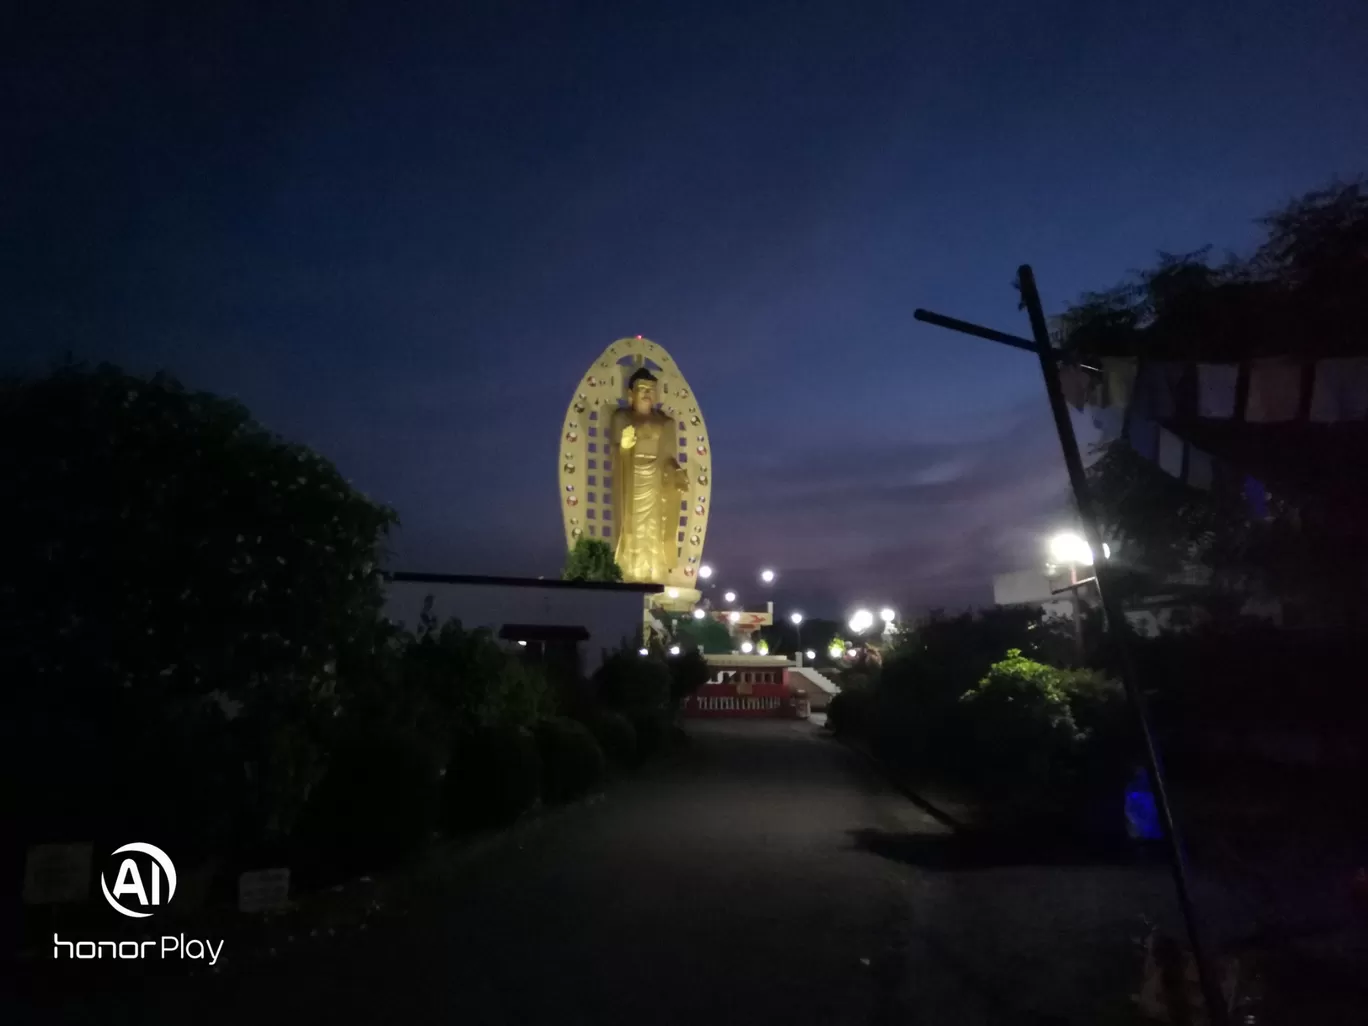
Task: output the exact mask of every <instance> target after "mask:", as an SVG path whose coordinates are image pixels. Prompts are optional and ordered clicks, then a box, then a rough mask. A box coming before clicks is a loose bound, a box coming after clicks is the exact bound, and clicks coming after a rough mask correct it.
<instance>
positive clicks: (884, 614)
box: [879, 606, 898, 623]
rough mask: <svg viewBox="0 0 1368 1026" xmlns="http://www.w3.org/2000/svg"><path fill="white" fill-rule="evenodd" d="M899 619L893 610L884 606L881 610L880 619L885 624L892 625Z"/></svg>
mask: <svg viewBox="0 0 1368 1026" xmlns="http://www.w3.org/2000/svg"><path fill="white" fill-rule="evenodd" d="M897 618H898V614H897V613H895V612H894V611H893V610H891V609H889V608H888V607H887V606H884V607H883V608H882V609H880V610H879V619H880V620H882V621H883V622H884V623H892V622H893V621H894V620H896V619H897Z"/></svg>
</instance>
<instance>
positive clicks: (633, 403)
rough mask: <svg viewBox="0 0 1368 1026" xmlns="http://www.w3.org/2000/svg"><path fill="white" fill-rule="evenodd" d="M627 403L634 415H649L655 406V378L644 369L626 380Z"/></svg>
mask: <svg viewBox="0 0 1368 1026" xmlns="http://www.w3.org/2000/svg"><path fill="white" fill-rule="evenodd" d="M627 402H628V405H629V406H630V407H631V409H632V411H633V412H634V413H650V412H651V411H652V410H653V409H655V404H656V376H655V375H654V374H652V373H651V372H650V371H648V370H647V369H646V368H645V367H642V368H640V369H638V370H637V372H636V373H635V374H633V375H632V376H631V377H630V378H628V379H627Z"/></svg>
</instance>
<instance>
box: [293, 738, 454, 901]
mask: <svg viewBox="0 0 1368 1026" xmlns="http://www.w3.org/2000/svg"><path fill="white" fill-rule="evenodd" d="M438 796H439V774H438V766H437V761H436V760H435V759H434V758H433V755H432V753H431V751H430V749H428V748H427V747H426V746H425V744H424V743H423V741H422V739H421V738H419V737H418V736H416V735H414V734H413V733H410V732H402V731H396V730H392V729H388V728H380V729H377V730H371V731H365V732H357V733H353V734H350V735H349V736H347V737H345V738H341V739H339V740H338V743H337V745H336V747H335V749H334V751H333V756H332V759H331V761H330V763H329V765H328V769H327V772H326V773H325V774H324V776H323V779H322V780H321V781H320V782H319V784H318V786H317V787H316V788H315V789H314V791H313V793H312V794H311V795H310V796H309V801H308V804H307V805H306V806H305V807H304V811H303V814H302V816H301V818H300V824H299V831H298V835H299V843H300V845H301V848H302V849H303V851H304V852H305V857H306V860H307V862H308V863H309V864H312V865H313V866H314V867H315V871H316V872H320V873H321V874H322V875H323V876H325V877H328V876H335V875H337V874H339V873H341V874H349V873H355V872H358V871H362V870H368V869H377V868H382V867H384V866H388V865H392V864H394V863H395V862H397V861H398V860H399V859H401V858H403V857H404V856H405V855H408V854H409V853H411V852H413V851H415V850H416V849H417V848H419V847H420V846H421V845H422V844H424V843H425V842H426V841H427V840H428V839H429V838H430V837H431V836H432V831H433V828H434V827H435V825H436V821H437V811H438Z"/></svg>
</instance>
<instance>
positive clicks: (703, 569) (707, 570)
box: [698, 563, 712, 581]
mask: <svg viewBox="0 0 1368 1026" xmlns="http://www.w3.org/2000/svg"><path fill="white" fill-rule="evenodd" d="M698 576H699V577H701V578H703V580H705V581H706V580H707V579H708V578H709V577H711V576H712V567H710V566H708V564H707V563H704V564H703V565H702V566H700V567H699V568H698Z"/></svg>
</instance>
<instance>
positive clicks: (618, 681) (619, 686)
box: [594, 647, 673, 720]
mask: <svg viewBox="0 0 1368 1026" xmlns="http://www.w3.org/2000/svg"><path fill="white" fill-rule="evenodd" d="M594 683H595V684H596V685H597V688H598V697H599V701H600V702H602V703H603V704H604V705H606V706H607V707H608V708H610V709H616V710H617V711H618V712H620V713H622V714H623V715H625V716H626V717H627V718H628V719H633V720H634V719H636V718H637V717H638V716H640V715H642V714H643V713H648V712H656V711H658V710H662V709H665V708H666V707H667V706H668V705H669V704H670V690H671V687H672V686H673V677H672V675H671V672H670V667H669V665H667V664H666V662H665V661H664V660H663V659H661V658H659V657H658V656H655V655H650V656H643V655H640V654H639V653H638V652H637V650H636V649H630V648H625V647H624V648H620V649H618V650H617V651H616V652H613V653H611V654H610V655H609V656H608V658H606V659H604V661H603V664H602V665H601V666H600V667H599V668H598V670H597V671H595V673H594Z"/></svg>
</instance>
